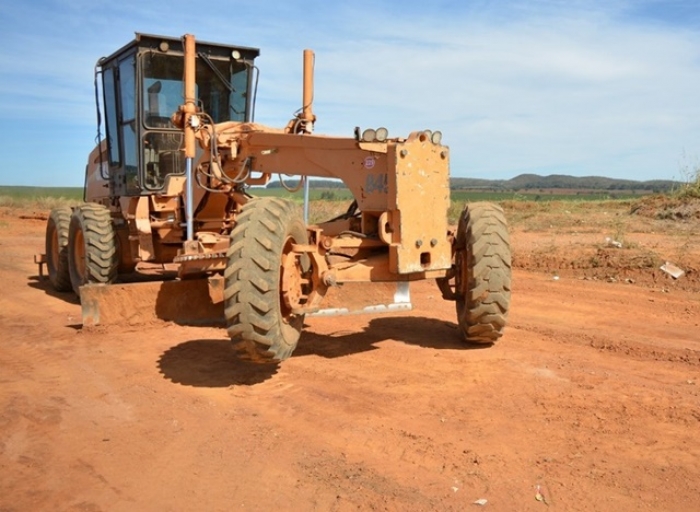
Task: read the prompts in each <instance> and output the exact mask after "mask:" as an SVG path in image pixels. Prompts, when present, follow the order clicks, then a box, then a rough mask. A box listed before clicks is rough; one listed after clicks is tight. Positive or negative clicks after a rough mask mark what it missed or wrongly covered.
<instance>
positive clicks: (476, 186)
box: [267, 174, 681, 192]
mask: <svg viewBox="0 0 700 512" xmlns="http://www.w3.org/2000/svg"><path fill="white" fill-rule="evenodd" d="M298 183H299V181H298V180H297V179H293V178H292V179H289V180H285V184H286V185H287V186H288V187H295V186H296V185H297V184H298ZM680 185H681V183H679V182H677V181H671V180H650V181H635V180H620V179H615V178H604V177H602V176H583V177H577V176H565V175H562V174H551V175H549V176H539V175H537V174H521V175H519V176H516V177H515V178H511V179H509V180H487V179H481V178H450V188H451V189H452V190H480V189H485V190H493V191H513V190H538V189H542V190H545V189H568V190H637V191H639V190H645V191H649V192H666V191H668V190H671V189H674V188H678V187H679V186H680ZM281 186H282V185H281V184H280V182H279V181H272V182H270V183H268V184H267V188H279V187H281ZM310 188H317V189H318V188H344V186H343V184H342V183H341V182H340V181H335V180H323V179H321V180H315V179H312V180H311V181H310Z"/></svg>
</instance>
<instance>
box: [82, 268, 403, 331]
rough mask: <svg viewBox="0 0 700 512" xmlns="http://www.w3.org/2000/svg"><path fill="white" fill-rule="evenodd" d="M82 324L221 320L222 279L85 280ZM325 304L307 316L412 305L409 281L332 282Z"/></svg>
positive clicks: (394, 309)
mask: <svg viewBox="0 0 700 512" xmlns="http://www.w3.org/2000/svg"><path fill="white" fill-rule="evenodd" d="M80 300H81V305H82V318H83V326H96V325H102V326H108V325H142V324H148V323H153V322H156V321H166V322H175V323H177V324H181V325H194V326H198V325H223V324H224V322H225V321H224V303H223V282H222V280H221V279H217V278H210V279H191V280H174V281H158V282H144V283H120V284H110V285H101V284H88V285H85V286H82V287H81V288H80ZM324 306H325V307H324V308H323V309H320V310H319V311H316V312H315V313H311V314H310V315H307V316H339V315H353V314H382V313H396V312H400V311H410V310H411V309H412V304H411V298H410V291H409V287H408V282H400V283H346V284H344V285H342V286H341V287H337V288H331V289H330V290H329V291H328V294H327V295H326V297H325V299H324Z"/></svg>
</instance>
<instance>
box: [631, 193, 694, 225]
mask: <svg viewBox="0 0 700 512" xmlns="http://www.w3.org/2000/svg"><path fill="white" fill-rule="evenodd" d="M630 213H632V214H635V215H641V216H644V217H650V218H653V219H669V220H686V219H700V198H698V197H672V196H648V197H644V198H642V199H640V200H639V201H637V202H635V203H634V204H633V205H632V208H631V209H630Z"/></svg>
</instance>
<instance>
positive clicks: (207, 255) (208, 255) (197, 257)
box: [173, 252, 226, 263]
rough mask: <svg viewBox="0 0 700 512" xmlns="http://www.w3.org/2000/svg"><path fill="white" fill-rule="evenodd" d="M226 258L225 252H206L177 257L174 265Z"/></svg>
mask: <svg viewBox="0 0 700 512" xmlns="http://www.w3.org/2000/svg"><path fill="white" fill-rule="evenodd" d="M220 258H221V259H224V258H226V253H225V252H204V253H201V254H181V255H179V256H175V258H174V259H173V262H174V263H184V262H186V261H203V260H215V259H220Z"/></svg>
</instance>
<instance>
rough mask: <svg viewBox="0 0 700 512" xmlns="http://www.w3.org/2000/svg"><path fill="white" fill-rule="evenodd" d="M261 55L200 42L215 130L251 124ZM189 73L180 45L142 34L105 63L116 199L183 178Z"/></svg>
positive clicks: (100, 70) (202, 81)
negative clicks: (180, 124) (179, 115)
mask: <svg viewBox="0 0 700 512" xmlns="http://www.w3.org/2000/svg"><path fill="white" fill-rule="evenodd" d="M259 53H260V51H259V50H258V49H256V48H247V47H240V46H224V45H220V44H212V43H203V42H199V41H198V42H197V64H196V66H197V68H196V75H197V94H196V96H197V105H198V107H199V109H201V110H202V111H203V112H205V113H206V114H208V115H209V116H210V117H211V118H212V121H213V122H214V123H221V122H225V121H238V122H245V121H250V120H251V112H252V108H253V102H254V98H253V94H251V91H252V90H253V87H252V85H253V80H254V76H253V69H254V66H253V62H254V60H255V58H256V57H257V56H258V55H259ZM184 66H185V59H184V46H183V41H182V40H181V39H177V38H171V37H162V36H154V35H146V34H138V33H137V34H136V38H135V39H134V40H133V41H132V42H131V43H129V44H127V45H126V46H124V47H123V48H121V49H120V50H118V51H117V52H115V53H113V54H112V55H110V56H109V57H103V58H102V59H100V60H99V61H98V63H97V67H96V74H101V75H102V98H101V99H102V105H101V106H100V101H99V99H98V111H99V112H100V113H101V114H102V115H104V129H105V132H106V142H107V152H106V154H107V161H106V162H104V161H103V162H102V163H101V166H100V169H101V174H102V178H103V179H105V180H108V181H109V185H110V195H111V196H112V197H115V196H138V195H147V194H152V193H153V192H157V191H159V190H161V189H162V188H163V185H164V183H165V178H166V177H167V176H168V175H172V174H183V173H184V171H185V159H184V153H183V133H182V130H180V129H178V128H176V127H175V126H173V124H172V121H171V120H170V116H171V115H172V114H173V113H174V112H175V111H176V110H177V109H178V107H179V106H180V105H182V104H184V98H183V94H184V83H183V77H184V72H185V70H184ZM96 82H97V81H96ZM99 96H100V95H99V94H97V97H98V98H99ZM100 142H101V141H98V144H99V143H100Z"/></svg>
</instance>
